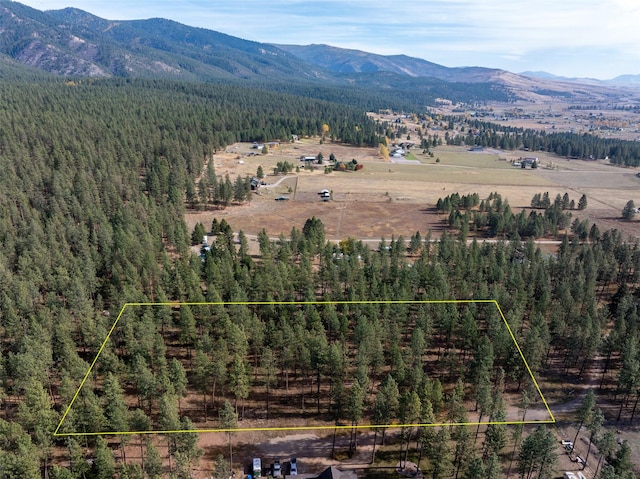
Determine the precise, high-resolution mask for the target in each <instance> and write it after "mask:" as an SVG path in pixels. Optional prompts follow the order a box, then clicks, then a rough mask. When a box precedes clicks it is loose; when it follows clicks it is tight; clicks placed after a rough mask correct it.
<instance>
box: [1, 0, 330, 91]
mask: <svg viewBox="0 0 640 479" xmlns="http://www.w3.org/2000/svg"><path fill="white" fill-rule="evenodd" d="M0 28H2V31H3V33H2V36H1V37H0V53H4V54H6V55H8V56H10V57H12V58H13V59H15V60H17V61H18V62H20V63H23V64H25V65H29V66H33V67H36V68H39V69H41V70H45V71H47V72H51V73H55V74H58V75H68V76H93V77H108V76H124V77H126V76H131V77H157V78H175V79H186V80H202V81H207V80H211V79H224V78H244V79H251V78H260V77H265V76H267V77H270V78H288V77H291V76H292V75H295V76H296V77H302V78H305V79H309V80H311V79H315V78H323V77H325V76H326V75H325V74H324V73H323V72H322V71H320V69H317V68H310V66H309V65H304V66H303V65H302V63H303V62H302V61H300V60H299V59H298V58H296V57H294V56H293V55H291V54H289V53H287V52H284V51H282V50H278V49H277V48H275V47H272V46H270V45H266V44H261V43H256V42H251V41H248V40H242V39H240V38H235V37H232V36H229V35H224V34H222V33H218V32H214V31H211V30H206V29H202V28H194V27H188V26H185V25H181V24H179V23H177V22H173V21H170V20H164V19H150V20H135V21H111V20H104V19H102V18H99V17H96V16H95V15H91V14H89V13H87V12H84V11H82V10H78V9H75V8H65V9H63V10H51V11H47V12H41V11H39V10H36V9H33V8H30V7H27V6H25V5H22V4H20V3H16V2H9V1H6V0H2V1H0Z"/></svg>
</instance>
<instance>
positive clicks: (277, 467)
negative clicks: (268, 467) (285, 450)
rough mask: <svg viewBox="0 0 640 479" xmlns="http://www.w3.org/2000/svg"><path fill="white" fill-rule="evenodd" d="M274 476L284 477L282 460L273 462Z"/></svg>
mask: <svg viewBox="0 0 640 479" xmlns="http://www.w3.org/2000/svg"><path fill="white" fill-rule="evenodd" d="M273 477H282V468H281V467H280V461H274V463H273Z"/></svg>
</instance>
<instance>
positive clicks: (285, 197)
mask: <svg viewBox="0 0 640 479" xmlns="http://www.w3.org/2000/svg"><path fill="white" fill-rule="evenodd" d="M288 199H289V197H288V196H278V197H277V198H276V201H287V200H288Z"/></svg>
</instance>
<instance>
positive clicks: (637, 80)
mask: <svg viewBox="0 0 640 479" xmlns="http://www.w3.org/2000/svg"><path fill="white" fill-rule="evenodd" d="M520 75H522V76H526V77H530V78H542V79H545V80H553V81H560V82H567V83H579V84H581V85H603V86H606V85H621V86H640V75H620V76H617V77H615V78H612V79H611V80H597V79H595V78H576V77H571V78H568V77H563V76H558V75H553V74H552V73H547V72H542V71H535V72H529V71H527V72H522V73H520Z"/></svg>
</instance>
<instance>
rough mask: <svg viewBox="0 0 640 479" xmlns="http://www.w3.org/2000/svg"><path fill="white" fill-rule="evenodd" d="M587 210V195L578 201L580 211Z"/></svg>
mask: <svg viewBox="0 0 640 479" xmlns="http://www.w3.org/2000/svg"><path fill="white" fill-rule="evenodd" d="M586 208H587V195H585V194H583V195H582V196H581V197H580V200H579V201H578V209H579V210H580V211H582V210H584V209H586Z"/></svg>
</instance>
